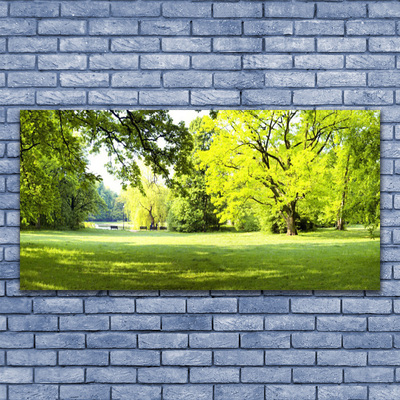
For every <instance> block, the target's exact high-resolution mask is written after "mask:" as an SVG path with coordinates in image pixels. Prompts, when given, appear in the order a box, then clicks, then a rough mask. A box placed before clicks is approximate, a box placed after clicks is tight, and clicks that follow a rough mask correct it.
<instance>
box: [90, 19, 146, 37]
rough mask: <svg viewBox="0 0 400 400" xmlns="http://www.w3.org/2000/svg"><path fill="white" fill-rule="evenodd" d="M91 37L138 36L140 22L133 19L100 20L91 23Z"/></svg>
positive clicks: (93, 20)
mask: <svg viewBox="0 0 400 400" xmlns="http://www.w3.org/2000/svg"><path fill="white" fill-rule="evenodd" d="M89 34H90V35H104V36H106V35H113V36H118V35H137V34H138V21H135V20H133V19H125V20H123V19H117V18H115V19H114V18H107V19H104V18H99V19H92V20H90V21H89Z"/></svg>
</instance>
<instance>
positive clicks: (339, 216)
mask: <svg viewBox="0 0 400 400" xmlns="http://www.w3.org/2000/svg"><path fill="white" fill-rule="evenodd" d="M349 163H350V154H349V155H348V156H347V161H346V170H345V172H344V188H343V193H342V201H341V202H340V207H339V211H338V214H337V218H336V229H337V230H338V231H344V229H345V227H344V218H343V211H344V206H345V204H346V195H347V185H348V183H349Z"/></svg>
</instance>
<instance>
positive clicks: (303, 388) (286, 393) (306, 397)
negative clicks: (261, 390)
mask: <svg viewBox="0 0 400 400" xmlns="http://www.w3.org/2000/svg"><path fill="white" fill-rule="evenodd" d="M336 387H337V386H336V385H335V388H336ZM265 395H266V398H267V399H281V400H294V399H298V400H314V399H315V396H316V389H315V386H309V385H304V384H302V385H267V386H266V387H265Z"/></svg>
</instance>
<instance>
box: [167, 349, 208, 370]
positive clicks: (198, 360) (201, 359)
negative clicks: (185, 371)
mask: <svg viewBox="0 0 400 400" xmlns="http://www.w3.org/2000/svg"><path fill="white" fill-rule="evenodd" d="M161 360H162V361H161V362H162V365H182V366H191V365H211V363H212V352H211V351H205V350H166V351H163V352H162V357H161Z"/></svg>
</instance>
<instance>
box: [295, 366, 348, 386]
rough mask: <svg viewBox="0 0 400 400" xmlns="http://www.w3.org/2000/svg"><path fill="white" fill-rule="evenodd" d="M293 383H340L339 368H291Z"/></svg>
mask: <svg viewBox="0 0 400 400" xmlns="http://www.w3.org/2000/svg"><path fill="white" fill-rule="evenodd" d="M293 382H294V383H341V382H342V370H341V369H340V368H328V367H327V368H293Z"/></svg>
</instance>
